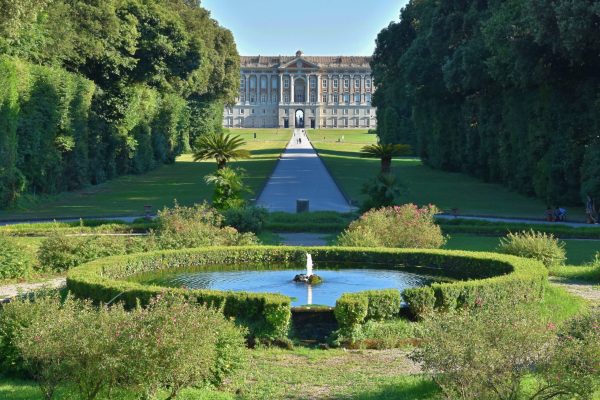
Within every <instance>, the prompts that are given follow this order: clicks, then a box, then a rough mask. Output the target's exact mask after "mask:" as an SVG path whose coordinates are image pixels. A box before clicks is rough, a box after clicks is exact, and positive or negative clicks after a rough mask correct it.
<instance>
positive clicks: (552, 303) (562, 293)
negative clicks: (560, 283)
mask: <svg viewBox="0 0 600 400" xmlns="http://www.w3.org/2000/svg"><path fill="white" fill-rule="evenodd" d="M531 307H534V308H535V309H536V310H537V311H538V314H539V315H541V316H543V317H546V318H548V319H549V320H550V321H552V322H554V323H557V324H560V323H562V322H564V321H566V320H568V319H570V318H573V317H575V316H576V315H578V314H581V313H582V312H584V311H585V310H587V309H588V303H587V302H586V300H584V299H582V298H581V297H578V296H575V295H572V294H570V293H568V292H567V291H566V290H565V289H563V288H560V287H557V286H553V285H552V284H550V285H548V288H547V289H546V293H545V295H544V300H542V301H541V302H540V303H534V304H531Z"/></svg>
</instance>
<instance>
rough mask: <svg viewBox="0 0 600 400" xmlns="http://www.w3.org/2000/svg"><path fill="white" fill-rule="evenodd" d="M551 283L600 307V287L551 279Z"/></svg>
mask: <svg viewBox="0 0 600 400" xmlns="http://www.w3.org/2000/svg"><path fill="white" fill-rule="evenodd" d="M550 282H552V283H553V284H555V285H556V286H559V287H561V288H563V289H565V290H566V291H567V292H569V293H571V294H573V295H575V296H579V297H582V298H584V299H585V300H587V301H589V302H591V303H592V304H594V305H596V306H600V285H598V284H595V285H594V284H591V283H587V282H578V281H571V280H566V279H559V278H550Z"/></svg>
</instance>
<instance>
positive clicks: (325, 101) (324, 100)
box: [321, 94, 327, 103]
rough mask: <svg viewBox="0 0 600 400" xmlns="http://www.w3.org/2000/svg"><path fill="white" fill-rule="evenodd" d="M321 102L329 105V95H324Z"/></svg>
mask: <svg viewBox="0 0 600 400" xmlns="http://www.w3.org/2000/svg"><path fill="white" fill-rule="evenodd" d="M321 100H322V101H323V103H327V95H326V94H324V95H323V98H322V99H321Z"/></svg>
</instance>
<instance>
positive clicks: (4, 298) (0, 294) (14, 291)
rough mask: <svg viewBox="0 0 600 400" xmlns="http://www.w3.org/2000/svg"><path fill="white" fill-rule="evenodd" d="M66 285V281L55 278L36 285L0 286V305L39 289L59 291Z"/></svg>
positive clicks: (16, 284)
mask: <svg viewBox="0 0 600 400" xmlns="http://www.w3.org/2000/svg"><path fill="white" fill-rule="evenodd" d="M66 284H67V279H66V278H64V277H62V278H55V279H50V280H47V281H43V282H36V283H15V284H12V285H6V286H0V303H6V302H8V301H10V299H12V298H13V297H16V296H18V295H19V294H25V293H30V292H33V291H36V290H40V289H44V288H45V289H59V288H62V287H64V286H65V285H66Z"/></svg>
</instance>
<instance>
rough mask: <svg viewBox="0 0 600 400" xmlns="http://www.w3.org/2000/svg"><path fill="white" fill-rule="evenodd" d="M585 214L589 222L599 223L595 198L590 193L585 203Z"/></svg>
mask: <svg viewBox="0 0 600 400" xmlns="http://www.w3.org/2000/svg"><path fill="white" fill-rule="evenodd" d="M585 215H586V216H587V223H588V224H597V223H598V216H597V215H596V205H595V204H594V199H592V197H591V196H590V195H589V194H588V196H587V201H586V203H585Z"/></svg>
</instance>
